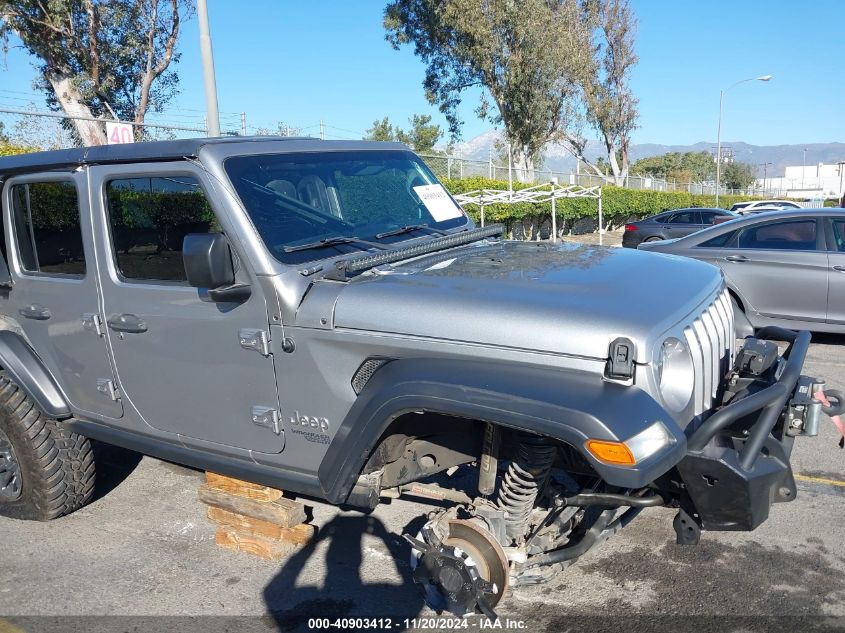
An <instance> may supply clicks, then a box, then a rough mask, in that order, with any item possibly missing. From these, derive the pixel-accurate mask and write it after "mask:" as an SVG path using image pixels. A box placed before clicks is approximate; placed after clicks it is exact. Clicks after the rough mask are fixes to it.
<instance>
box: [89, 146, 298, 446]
mask: <svg viewBox="0 0 845 633" xmlns="http://www.w3.org/2000/svg"><path fill="white" fill-rule="evenodd" d="M91 178H92V181H91V187H92V190H93V191H97V192H99V195H98V199H99V200H100V201H102V202H101V208H100V209H99V213H97V214H96V215H97V218H98V220H99V221H100V222H101V223H102V227H101V233H102V235H103V240H102V245H101V248H102V253H101V254H102V256H101V257H100V261H101V267H100V276H101V279H102V282H101V283H102V286H103V301H104V309H105V319H106V331H107V335H108V340H109V344H110V346H111V349H112V354H113V356H114V361H115V366H116V369H117V376H118V383H119V388H120V391H121V397H124V398H125V399H126V401H127V402H128V403H131V404H132V406H133V408H134V410H135V411H136V412H137V414H138V415H139V416H140V417H141V418H142V419H143V421H144V422H146V424H148V425H149V426H151V427H154V428H156V429H159V430H161V431H167V432H170V433H177V434H179V435H180V436H181V437H182V438H183V441H185V442H186V443H190V440H191V438H193V439H197V440H203V441H206V442H213V443H216V444H222V445H226V446H230V447H236V448H242V449H251V450H255V451H260V452H266V453H277V452H279V451H281V450H282V449H283V448H284V435H283V432H282V429H281V425H280V423H279V412H278V409H279V401H278V394H277V391H276V382H275V373H274V370H273V358H272V356H271V355H270V354H269V351H268V350H267V349H266V348H265V349H262V347H261V345H260V344H259V345H255V346H252V348H250V346H249V345H243V346H242V344H241V341H242V340H243V339H245V338H246V339H250V338H255V339H260V338H261V336H262V335H263V336H265V337H266V336H268V335H269V334H268V333H269V324H268V320H267V310H266V307H265V304H264V298H263V294H262V292H261V289H260V287H259V286H258V284H257V283H256V280H255V279H254V278H253V276H252V274H251V273H250V272H249V271H247V270H246V266H245V265H244V264H243V262H245V261H246V260H245V258H240V262H241V266H240V270H239V271H238V275H239V279H238V281H239V282H244V283H250V284H251V286H252V295H251V296H250V297H249V299H248V300H246V301H244V302H242V303H237V304H235V303H215V302H213V301H211V300H210V299H209V298H208V296H207V293H204V291H201V290H198V289H197V288H192V287H190V286H188V285H187V283H186V277H185V269H184V265H183V262H182V240H183V238H184V236H185V235H186V234H188V233H198V232H223V233H226V232H227V228H228V227H229V226H230V223H229V221H228V218H227V216H226V215H225V214H223V213H220V209H215V208H214V203H213V201H212V199H211V197H210V196H208V195H207V192H208V191H209V190H210V185H209V183H208V181H206V180H205V178H204V174H203V173H202V172H201V171H200V170H198V169H194V168H193V167H192V166H190V165H188V164H186V163H168V164H159V165H154V166H152V165H151V166H147V169H146V170H144V171H138V168H137V167H134V168H129V167H120V166H102V167H96V168H93V169H92V176H91Z"/></svg>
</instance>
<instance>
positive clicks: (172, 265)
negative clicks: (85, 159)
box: [106, 176, 220, 282]
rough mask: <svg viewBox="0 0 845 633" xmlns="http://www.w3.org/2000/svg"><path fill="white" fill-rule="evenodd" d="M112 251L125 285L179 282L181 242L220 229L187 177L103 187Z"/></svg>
mask: <svg viewBox="0 0 845 633" xmlns="http://www.w3.org/2000/svg"><path fill="white" fill-rule="evenodd" d="M106 204H107V208H108V212H109V223H110V225H111V235H112V248H113V249H114V257H115V262H116V263H117V268H118V270H119V271H120V274H121V275H123V277H125V278H126V279H143V280H148V281H176V282H184V281H186V277H185V267H184V265H183V263H182V240H183V239H184V237H185V235H187V234H188V233H208V232H217V231H219V230H220V227H219V225H218V223H217V220H216V218H215V216H214V212H213V211H212V210H211V206H210V205H209V204H208V199H207V198H206V196H205V193H203V190H202V188H201V187H200V184H199V183H198V182H197V180H196V179H195V178H191V177H190V176H167V177H159V176H156V177H150V178H125V179H120V180H111V181H109V182H108V183H107V184H106Z"/></svg>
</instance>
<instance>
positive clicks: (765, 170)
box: [760, 163, 773, 193]
mask: <svg viewBox="0 0 845 633" xmlns="http://www.w3.org/2000/svg"><path fill="white" fill-rule="evenodd" d="M772 164H773V163H760V167H762V168H763V193H766V192H768V185H767V184H766V179H767V178H768V176H769V165H772Z"/></svg>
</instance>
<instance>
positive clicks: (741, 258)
mask: <svg viewBox="0 0 845 633" xmlns="http://www.w3.org/2000/svg"><path fill="white" fill-rule="evenodd" d="M725 261H726V262H747V261H749V259H748V258H747V257H746V256H745V255H728V256H727V257H725Z"/></svg>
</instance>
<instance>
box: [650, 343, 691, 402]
mask: <svg viewBox="0 0 845 633" xmlns="http://www.w3.org/2000/svg"><path fill="white" fill-rule="evenodd" d="M694 381H695V369H694V368H693V365H692V357H691V356H690V352H689V349H688V348H687V346H686V345H685V344H684V342H683V341H681V340H679V339H676V338H674V337H673V338H668V339H666V340H665V341H663V345H662V346H661V347H660V355H659V357H658V360H657V385H658V388H659V390H660V397H661V398H663V403H664V404H665V405H666V406H667V407H668V408H669V409H671V410H672V411H675V412H679V411H683V410H684V409H686V407H687V405H688V404H689V401H690V398H692V390H693V383H694Z"/></svg>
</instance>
